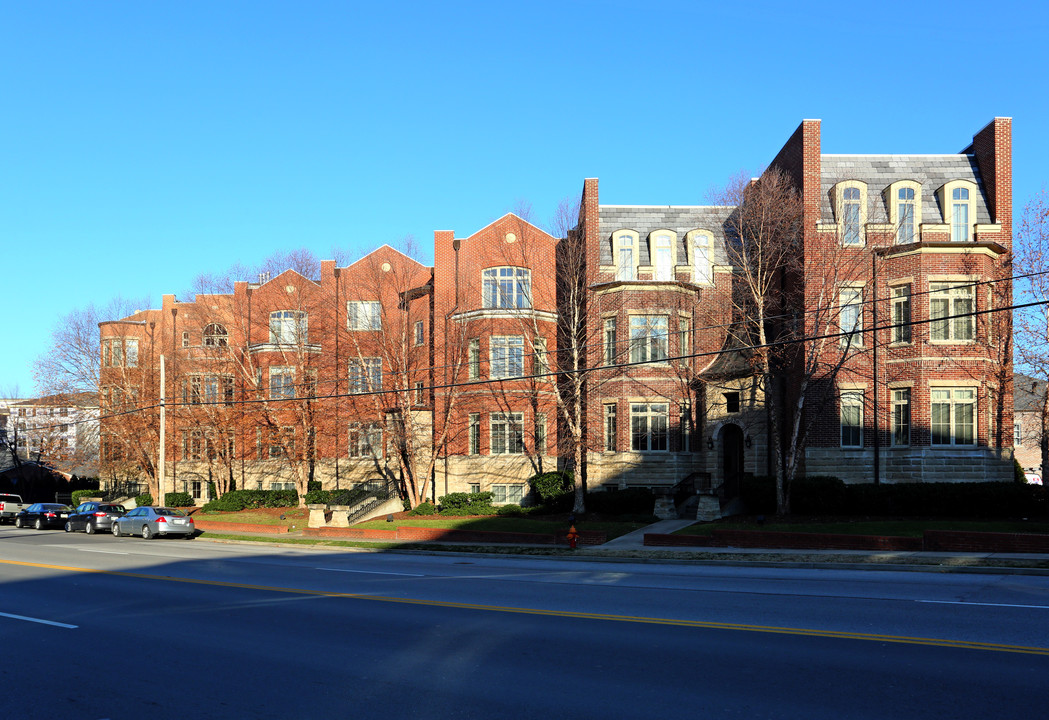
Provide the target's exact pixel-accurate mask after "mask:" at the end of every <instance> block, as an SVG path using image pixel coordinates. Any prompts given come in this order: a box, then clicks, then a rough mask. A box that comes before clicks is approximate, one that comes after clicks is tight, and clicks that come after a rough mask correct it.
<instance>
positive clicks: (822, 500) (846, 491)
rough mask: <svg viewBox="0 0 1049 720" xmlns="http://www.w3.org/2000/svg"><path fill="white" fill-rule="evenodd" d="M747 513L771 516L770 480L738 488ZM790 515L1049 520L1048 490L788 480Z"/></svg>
mask: <svg viewBox="0 0 1049 720" xmlns="http://www.w3.org/2000/svg"><path fill="white" fill-rule="evenodd" d="M742 497H743V502H744V504H745V505H746V508H747V512H749V513H752V514H767V515H772V514H775V512H776V484H775V480H774V479H773V478H768V477H754V478H748V479H747V480H745V481H744V483H743V492H742ZM790 507H791V512H792V513H793V514H795V515H857V516H866V515H880V516H896V517H955V518H974V519H987V518H1038V517H1046V516H1047V515H1049V488H1045V487H1042V486H1039V485H1020V484H1017V483H990V482H989V483H896V484H882V485H874V484H870V483H867V484H861V485H846V484H845V483H843V482H842V481H841V480H839V479H838V478H833V477H809V478H797V479H795V480H794V484H793V488H792V492H791V499H790Z"/></svg>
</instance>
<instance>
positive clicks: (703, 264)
mask: <svg viewBox="0 0 1049 720" xmlns="http://www.w3.org/2000/svg"><path fill="white" fill-rule="evenodd" d="M688 247H691V248H692V280H693V282H695V283H696V284H697V285H713V284H714V239H713V238H712V237H711V235H710V233H708V232H706V231H702V230H698V231H697V230H694V231H692V232H691V233H689V234H688Z"/></svg>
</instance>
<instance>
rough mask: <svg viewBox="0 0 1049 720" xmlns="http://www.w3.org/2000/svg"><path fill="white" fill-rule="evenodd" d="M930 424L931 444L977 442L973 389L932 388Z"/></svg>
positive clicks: (973, 443) (930, 395) (974, 392)
mask: <svg viewBox="0 0 1049 720" xmlns="http://www.w3.org/2000/svg"><path fill="white" fill-rule="evenodd" d="M929 411H930V412H929V426H930V429H931V430H932V444H933V445H975V444H976V390H975V389H973V388H932V390H931V391H930V393H929Z"/></svg>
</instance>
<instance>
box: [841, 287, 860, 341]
mask: <svg viewBox="0 0 1049 720" xmlns="http://www.w3.org/2000/svg"><path fill="white" fill-rule="evenodd" d="M838 304H839V306H840V307H841V310H840V315H839V321H840V323H841V333H842V335H841V344H842V345H843V346H845V347H860V346H862V345H863V292H862V290H861V289H860V288H856V287H846V288H842V289H841V290H840V291H839V294H838Z"/></svg>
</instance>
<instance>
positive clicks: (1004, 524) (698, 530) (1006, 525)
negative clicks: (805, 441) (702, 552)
mask: <svg viewBox="0 0 1049 720" xmlns="http://www.w3.org/2000/svg"><path fill="white" fill-rule="evenodd" d="M714 530H758V531H762V530H763V531H768V532H802V533H828V534H837V535H885V536H890V537H921V535H922V533H923V532H924V531H926V530H961V531H968V532H1022V533H1043V534H1049V523H1047V522H1030V521H1025V520H943V519H935V520H921V519H906V520H897V519H891V518H886V519H865V520H845V519H826V520H819V519H812V520H804V521H799V522H778V521H772V522H765V523H758V522H757V521H755V520H750V519H748V520H740V519H728V520H724V521H718V522H712V523H697V524H696V525H689V526H688V527H686V528H682V529H681V530H678V531H677V532H675V533H674V534H675V535H710V534H711V532H713V531H714Z"/></svg>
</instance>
